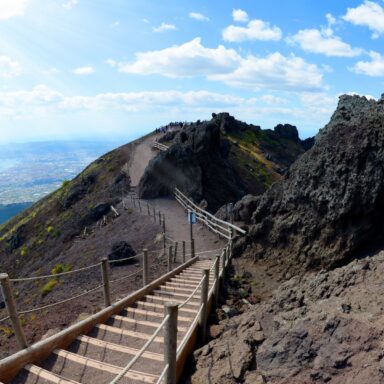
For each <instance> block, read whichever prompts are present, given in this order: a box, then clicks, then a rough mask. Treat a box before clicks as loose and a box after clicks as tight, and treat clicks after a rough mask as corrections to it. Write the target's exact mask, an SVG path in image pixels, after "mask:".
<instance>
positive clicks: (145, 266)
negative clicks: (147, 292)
mask: <svg viewBox="0 0 384 384" xmlns="http://www.w3.org/2000/svg"><path fill="white" fill-rule="evenodd" d="M147 284H148V249H147V248H144V249H143V287H145V286H146V285H147Z"/></svg>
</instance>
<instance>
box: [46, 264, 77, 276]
mask: <svg viewBox="0 0 384 384" xmlns="http://www.w3.org/2000/svg"><path fill="white" fill-rule="evenodd" d="M69 271H72V265H69V264H60V263H59V264H56V265H55V266H54V267H53V268H52V270H51V273H52V275H57V274H58V273H64V272H69Z"/></svg>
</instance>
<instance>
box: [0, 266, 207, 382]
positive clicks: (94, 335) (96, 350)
mask: <svg viewBox="0 0 384 384" xmlns="http://www.w3.org/2000/svg"><path fill="white" fill-rule="evenodd" d="M213 262H214V261H213V260H197V261H195V262H194V263H193V264H191V265H190V266H187V267H186V268H185V269H183V270H181V271H180V272H179V273H177V274H175V275H173V276H170V277H169V278H168V279H167V280H166V281H163V282H162V283H161V284H159V285H157V286H155V287H154V288H153V289H152V290H151V291H149V292H148V293H147V294H145V295H143V296H142V297H139V299H138V300H136V301H135V302H133V303H132V304H131V305H129V306H127V307H125V308H124V309H123V310H121V311H120V312H119V313H117V314H113V315H111V316H110V317H109V318H108V319H107V320H106V321H104V322H100V323H97V324H95V325H94V326H93V327H92V328H91V329H90V330H89V331H88V332H86V333H84V334H79V335H76V336H75V338H74V339H73V340H71V342H70V343H67V344H68V346H67V347H66V348H65V349H64V348H63V349H61V348H56V349H54V350H53V351H50V352H51V353H50V354H49V355H48V358H45V359H44V360H43V361H42V362H40V363H34V364H33V363H28V364H26V365H24V368H23V369H22V370H21V371H20V372H19V373H18V374H17V376H16V377H14V378H13V379H12V381H11V383H15V384H16V383H17V384H21V383H28V384H32V383H33V384H43V383H58V384H66V383H89V384H98V383H110V382H111V381H112V380H113V379H114V378H115V377H116V375H118V374H119V373H120V372H121V371H122V369H123V368H124V367H125V366H126V365H127V363H128V362H129V361H130V360H131V359H132V358H133V357H134V356H135V355H136V354H137V353H138V351H139V350H140V349H141V348H142V347H143V345H144V344H145V343H146V342H147V341H148V340H149V339H150V338H151V336H152V335H153V333H154V331H155V330H156V329H157V328H158V327H159V325H160V323H161V322H162V320H163V318H164V303H166V302H167V301H173V302H179V303H182V302H184V301H185V300H186V299H187V298H188V297H189V296H190V295H191V294H192V293H193V292H194V290H195V289H196V287H197V285H198V284H199V281H200V280H201V278H202V271H203V269H210V268H211V267H212V265H213ZM213 281H214V276H213V273H211V274H210V279H209V287H210V288H211V287H212V283H213ZM199 306H200V289H198V290H197V291H196V293H195V294H194V295H193V297H192V298H191V300H190V301H188V303H186V304H185V305H184V306H183V307H182V308H180V309H179V313H178V333H177V341H178V344H179V343H180V342H181V340H182V339H183V337H184V336H185V334H186V333H187V332H188V330H189V328H190V326H191V324H192V322H193V321H194V319H195V317H196V315H197V313H198V311H199ZM163 352H164V338H163V330H162V331H160V334H159V335H158V336H157V337H156V338H155V339H154V342H153V343H152V344H151V345H150V346H149V347H148V349H147V350H146V351H145V352H144V353H143V355H142V356H141V357H140V358H139V360H138V361H137V362H136V363H135V365H134V366H133V367H132V369H130V370H129V371H128V372H127V373H126V374H125V376H124V377H123V379H122V380H120V383H126V384H128V383H157V382H158V380H159V377H160V375H161V372H162V371H163V369H164V356H163ZM3 373H4V372H3ZM2 377H6V375H5V376H4V375H2V371H1V365H0V380H2V379H3V380H4V378H2Z"/></svg>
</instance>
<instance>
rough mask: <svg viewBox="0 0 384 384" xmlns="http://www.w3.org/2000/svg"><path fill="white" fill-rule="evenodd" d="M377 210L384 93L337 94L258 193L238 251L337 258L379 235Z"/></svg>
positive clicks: (292, 258)
mask: <svg viewBox="0 0 384 384" xmlns="http://www.w3.org/2000/svg"><path fill="white" fill-rule="evenodd" d="M253 203H254V202H253ZM238 205H243V206H247V205H248V206H249V204H247V202H246V201H244V202H243V203H239V204H238ZM383 214H384V99H383V98H382V99H381V100H379V101H377V102H376V101H374V100H367V99H366V98H365V97H359V96H342V97H341V98H340V101H339V105H338V108H337V110H336V112H335V113H334V114H333V116H332V119H331V121H330V123H329V124H328V125H326V126H325V128H324V129H323V130H322V131H320V133H319V135H318V136H317V137H316V142H315V145H314V146H313V147H312V148H311V149H310V150H309V151H308V152H306V153H305V154H303V155H302V156H301V157H300V158H299V159H298V160H297V161H296V162H295V163H294V164H293V165H292V166H291V168H290V169H289V171H288V173H287V174H286V175H285V177H284V179H283V180H282V181H281V182H277V183H275V184H274V185H273V186H272V187H271V188H270V189H269V190H268V191H267V192H266V193H264V195H262V196H261V197H260V199H259V200H258V201H257V206H256V207H255V208H254V210H253V214H252V222H253V225H252V226H251V227H250V229H249V234H248V236H247V238H246V239H245V241H244V240H242V241H241V243H239V244H238V247H237V252H238V253H239V254H240V253H241V252H242V251H246V254H248V255H252V256H253V257H254V258H271V259H273V260H276V261H277V260H278V261H279V262H281V263H284V264H285V265H286V266H288V267H291V268H294V269H305V268H313V267H319V266H326V267H333V266H337V265H340V264H341V263H343V262H345V261H347V260H348V259H350V258H352V257H354V256H355V255H356V254H357V253H358V252H359V251H360V250H361V249H363V248H364V247H366V246H369V245H372V244H373V243H374V242H375V241H379V240H380V239H381V238H382V229H381V226H382V225H381V222H382V217H383Z"/></svg>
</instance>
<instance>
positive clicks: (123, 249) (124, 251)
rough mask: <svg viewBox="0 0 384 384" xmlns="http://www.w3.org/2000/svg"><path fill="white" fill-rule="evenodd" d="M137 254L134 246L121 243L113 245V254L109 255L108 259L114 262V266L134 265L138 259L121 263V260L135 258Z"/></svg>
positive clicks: (124, 242)
mask: <svg viewBox="0 0 384 384" xmlns="http://www.w3.org/2000/svg"><path fill="white" fill-rule="evenodd" d="M135 255H136V252H135V251H134V249H133V248H132V246H131V245H130V244H129V243H127V242H126V241H119V242H117V243H115V244H113V245H112V249H111V253H110V254H109V255H108V259H109V260H111V261H113V263H111V265H112V266H118V265H124V264H132V263H135V262H136V258H134V257H133V258H132V259H130V260H124V261H119V260H121V259H127V258H130V257H132V256H135Z"/></svg>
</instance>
